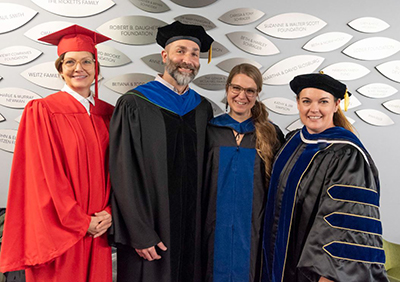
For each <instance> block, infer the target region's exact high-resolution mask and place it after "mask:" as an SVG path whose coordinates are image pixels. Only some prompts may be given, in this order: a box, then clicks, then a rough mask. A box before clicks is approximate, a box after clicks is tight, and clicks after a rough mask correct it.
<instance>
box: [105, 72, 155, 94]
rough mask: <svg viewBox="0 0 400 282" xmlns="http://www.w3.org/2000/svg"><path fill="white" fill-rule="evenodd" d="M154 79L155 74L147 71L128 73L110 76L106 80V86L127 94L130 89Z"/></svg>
mask: <svg viewBox="0 0 400 282" xmlns="http://www.w3.org/2000/svg"><path fill="white" fill-rule="evenodd" d="M153 80H154V76H152V75H148V74H145V73H128V74H123V75H119V76H116V77H113V78H110V79H109V80H107V81H106V82H104V86H106V87H107V88H109V89H111V90H113V91H115V92H117V93H119V94H125V93H126V92H128V91H129V90H132V89H134V88H136V87H138V86H139V85H142V84H145V83H147V82H149V81H153Z"/></svg>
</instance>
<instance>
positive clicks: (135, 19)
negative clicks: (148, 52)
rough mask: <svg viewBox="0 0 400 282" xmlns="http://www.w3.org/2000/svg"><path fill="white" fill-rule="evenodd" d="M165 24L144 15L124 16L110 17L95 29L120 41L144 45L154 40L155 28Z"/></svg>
mask: <svg viewBox="0 0 400 282" xmlns="http://www.w3.org/2000/svg"><path fill="white" fill-rule="evenodd" d="M166 24H167V23H166V22H163V21H161V20H159V19H156V18H151V17H146V16H125V17H120V18H116V19H112V20H110V21H108V22H106V23H104V24H102V25H101V26H99V28H98V29H97V30H98V31H99V32H100V33H101V34H103V35H105V36H108V37H110V38H112V39H113V40H115V41H118V42H121V43H125V44H132V45H145V44H151V43H154V42H156V35H157V29H158V28H159V27H161V26H164V25H166Z"/></svg>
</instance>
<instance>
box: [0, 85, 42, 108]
mask: <svg viewBox="0 0 400 282" xmlns="http://www.w3.org/2000/svg"><path fill="white" fill-rule="evenodd" d="M40 98H42V97H41V96H39V95H38V94H36V93H33V92H32V91H29V90H26V89H22V88H14V87H6V88H0V105H2V106H5V107H9V108H14V109H23V108H25V106H26V104H27V103H28V102H29V101H31V100H33V99H40Z"/></svg>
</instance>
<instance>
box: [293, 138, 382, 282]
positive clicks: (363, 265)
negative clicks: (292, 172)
mask: <svg viewBox="0 0 400 282" xmlns="http://www.w3.org/2000/svg"><path fill="white" fill-rule="evenodd" d="M333 146H335V145H333ZM339 146H341V148H340V149H339V150H335V149H332V151H333V153H332V154H333V156H332V157H327V159H326V160H327V161H328V160H329V162H330V163H329V166H328V169H327V170H326V171H317V173H316V174H315V178H314V181H313V182H312V183H313V184H314V185H315V184H316V183H319V185H320V187H312V190H314V191H315V193H320V196H319V201H318V202H317V203H307V204H308V205H314V209H315V210H316V217H315V220H314V222H313V223H312V226H311V229H310V233H309V235H308V236H307V238H306V241H305V245H304V248H303V250H302V253H301V255H300V260H299V262H298V265H297V267H298V268H299V269H300V271H301V272H302V273H303V275H305V276H306V277H307V278H308V280H307V281H318V279H319V278H320V277H321V276H323V277H325V278H327V279H330V280H333V281H338V282H339V281H346V282H352V281H354V282H355V281H363V282H372V281H388V280H387V278H386V274H385V270H384V265H383V263H384V261H383V262H382V252H383V250H382V238H381V232H382V230H381V228H382V227H381V222H380V219H379V217H380V216H379V208H378V206H379V187H377V186H378V185H379V184H378V183H377V181H376V180H377V179H375V177H374V175H376V173H375V172H376V168H375V167H374V164H373V163H371V162H369V161H368V159H367V158H366V157H365V155H364V154H363V153H362V152H361V151H360V150H359V149H357V148H356V147H354V146H352V145H339ZM324 167H325V166H324ZM312 169H318V168H312ZM318 178H320V180H316V179H318ZM315 186H317V185H315ZM306 201H307V196H305V200H304V204H306ZM304 204H303V205H304ZM298 243H300V242H298ZM383 260H384V255H383Z"/></svg>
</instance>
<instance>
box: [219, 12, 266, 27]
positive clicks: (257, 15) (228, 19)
mask: <svg viewBox="0 0 400 282" xmlns="http://www.w3.org/2000/svg"><path fill="white" fill-rule="evenodd" d="M264 15H265V13H264V12H262V11H260V10H257V9H254V8H237V9H233V10H230V11H228V12H226V13H225V14H223V15H222V16H220V17H219V18H218V19H219V20H220V21H221V22H224V23H227V24H231V25H246V24H251V23H253V22H255V21H257V20H259V19H261V18H262V17H263V16H264Z"/></svg>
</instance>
